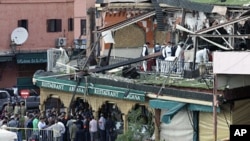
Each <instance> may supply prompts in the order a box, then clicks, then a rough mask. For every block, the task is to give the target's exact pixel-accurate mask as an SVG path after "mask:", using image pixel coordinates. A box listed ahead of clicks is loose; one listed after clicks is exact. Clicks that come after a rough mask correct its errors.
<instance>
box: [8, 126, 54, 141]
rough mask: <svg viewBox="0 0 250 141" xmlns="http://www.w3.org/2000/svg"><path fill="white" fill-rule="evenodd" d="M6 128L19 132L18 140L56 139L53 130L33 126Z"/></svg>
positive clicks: (45, 140) (51, 140) (41, 140)
mask: <svg viewBox="0 0 250 141" xmlns="http://www.w3.org/2000/svg"><path fill="white" fill-rule="evenodd" d="M6 130H8V131H11V132H14V133H16V134H17V138H18V139H17V140H16V141H20V140H22V141H54V136H53V130H49V129H43V130H39V129H32V128H9V127H8V128H7V129H6Z"/></svg>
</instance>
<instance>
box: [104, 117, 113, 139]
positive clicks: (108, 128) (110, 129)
mask: <svg viewBox="0 0 250 141" xmlns="http://www.w3.org/2000/svg"><path fill="white" fill-rule="evenodd" d="M105 129H106V141H114V140H115V137H114V135H115V130H114V129H115V123H114V121H113V120H112V118H111V116H110V115H109V116H108V118H107V121H106V124H105Z"/></svg>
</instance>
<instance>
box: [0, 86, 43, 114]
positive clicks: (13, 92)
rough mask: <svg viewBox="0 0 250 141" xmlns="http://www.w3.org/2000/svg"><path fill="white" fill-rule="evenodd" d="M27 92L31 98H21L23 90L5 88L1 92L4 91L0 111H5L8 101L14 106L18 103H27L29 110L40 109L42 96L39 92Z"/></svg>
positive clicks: (29, 90)
mask: <svg viewBox="0 0 250 141" xmlns="http://www.w3.org/2000/svg"><path fill="white" fill-rule="evenodd" d="M27 90H28V92H29V96H28V97H27V98H23V97H22V96H21V90H18V89H17V88H4V89H2V90H0V92H1V91H2V94H1V95H0V110H1V111H2V110H3V109H4V107H5V106H6V105H7V103H8V101H11V102H12V104H13V105H14V104H15V103H16V102H24V103H25V102H26V107H27V109H35V108H39V105H40V95H39V93H38V91H37V90H35V89H27ZM1 97H2V100H1Z"/></svg>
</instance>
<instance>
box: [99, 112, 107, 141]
mask: <svg viewBox="0 0 250 141" xmlns="http://www.w3.org/2000/svg"><path fill="white" fill-rule="evenodd" d="M105 122H106V119H105V118H104V117H103V114H102V113H101V117H100V119H99V120H98V125H99V130H100V141H105V140H106V137H105V134H106V132H105Z"/></svg>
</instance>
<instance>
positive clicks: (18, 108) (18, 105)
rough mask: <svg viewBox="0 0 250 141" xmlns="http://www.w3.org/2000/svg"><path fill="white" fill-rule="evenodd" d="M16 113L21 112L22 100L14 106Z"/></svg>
mask: <svg viewBox="0 0 250 141" xmlns="http://www.w3.org/2000/svg"><path fill="white" fill-rule="evenodd" d="M14 114H21V106H20V102H16V105H15V107H14Z"/></svg>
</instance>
